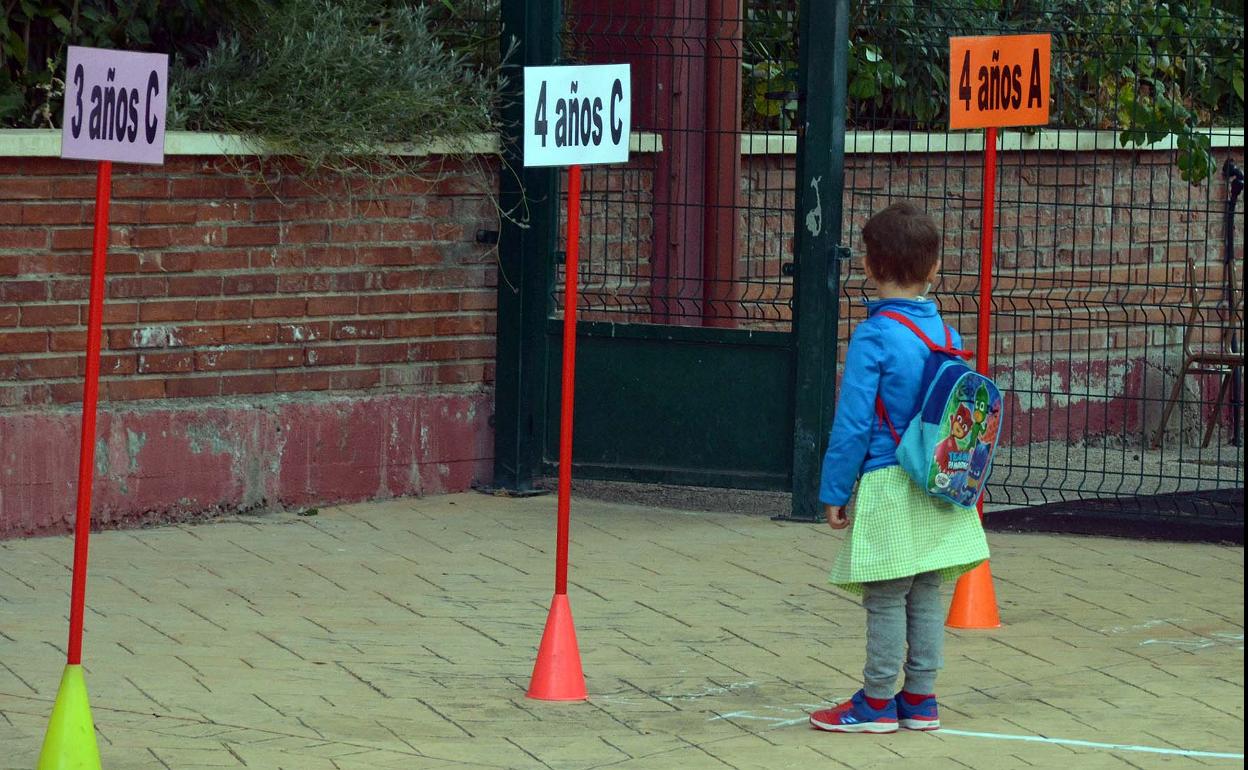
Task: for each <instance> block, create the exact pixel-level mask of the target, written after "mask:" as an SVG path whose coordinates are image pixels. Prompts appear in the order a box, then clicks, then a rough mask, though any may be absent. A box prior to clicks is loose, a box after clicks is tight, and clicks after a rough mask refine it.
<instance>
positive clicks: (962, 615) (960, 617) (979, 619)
mask: <svg viewBox="0 0 1248 770" xmlns="http://www.w3.org/2000/svg"><path fill="white" fill-rule="evenodd" d="M945 625H946V626H949V627H950V628H1000V627H1001V615H1000V614H999V613H998V612H997V592H996V590H995V589H994V588H993V587H992V570H991V569H989V568H988V562H984V563H983V564H981V565H979V566H978V567H976V568H975V569H973V570H971V571H970V572H968V573H966V574H965V575H963V576H962V577H960V578H958V585H957V587H955V588H954V589H953V604H951V605H950V607H949V617H948V618H946V619H945Z"/></svg>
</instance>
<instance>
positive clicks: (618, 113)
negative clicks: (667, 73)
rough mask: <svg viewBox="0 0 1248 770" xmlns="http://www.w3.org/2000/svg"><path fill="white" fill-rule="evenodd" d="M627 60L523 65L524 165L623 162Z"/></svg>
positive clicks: (627, 122)
mask: <svg viewBox="0 0 1248 770" xmlns="http://www.w3.org/2000/svg"><path fill="white" fill-rule="evenodd" d="M631 86H632V84H631V82H630V78H629V69H628V65H627V64H595V65H587V66H578V67H525V68H524V165H526V166H574V165H576V166H583V165H588V164H590V163H624V162H627V161H628V138H629V132H630V131H631V130H632V127H631V118H632V110H631V104H632V90H631Z"/></svg>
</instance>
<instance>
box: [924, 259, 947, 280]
mask: <svg viewBox="0 0 1248 770" xmlns="http://www.w3.org/2000/svg"><path fill="white" fill-rule="evenodd" d="M942 265H944V262H943V261H942V260H939V259H938V260H936V264H934V265H932V271H931V272H930V273H928V274H927V282H928V283H936V277H937V276H939V275H940V268H941V266H942Z"/></svg>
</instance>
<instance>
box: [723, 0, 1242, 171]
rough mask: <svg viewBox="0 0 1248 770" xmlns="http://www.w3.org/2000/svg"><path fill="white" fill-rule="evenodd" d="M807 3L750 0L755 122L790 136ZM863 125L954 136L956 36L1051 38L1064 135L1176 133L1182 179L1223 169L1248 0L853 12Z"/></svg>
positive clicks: (886, 4)
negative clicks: (1219, 154)
mask: <svg viewBox="0 0 1248 770" xmlns="http://www.w3.org/2000/svg"><path fill="white" fill-rule="evenodd" d="M797 9H798V3H797V2H796V0H746V31H745V40H746V46H745V49H746V54H745V56H746V61H745V67H746V79H745V80H746V82H745V86H744V88H745V94H744V97H745V98H744V99H743V103H744V105H745V115H744V116H743V119H744V123H745V126H746V127H747V128H750V129H753V130H760V131H762V130H787V129H788V128H789V127H790V125H791V123H792V121H793V119H794V117H795V115H796V109H797V102H796V95H795V94H794V92H795V91H796V90H797V63H796V58H797V41H796V40H795V37H794V31H795V30H796V29H797V24H796V15H797ZM851 9H852V10H851V13H852V14H853V16H852V19H851V30H852V31H851V40H850V50H849V83H848V91H849V105H848V106H849V122H850V125H851V126H852V127H853V128H858V129H875V130H917V131H943V130H945V127H946V123H947V116H948V112H947V110H948V105H947V99H948V96H947V95H948V93H949V75H948V67H949V37H950V36H955V35H990V34H1010V33H1019V34H1022V33H1036V32H1049V33H1051V34H1052V35H1053V77H1052V82H1053V84H1054V94H1053V114H1052V117H1051V120H1050V125H1052V126H1055V127H1061V128H1080V129H1111V130H1115V131H1117V132H1118V133H1119V140H1120V142H1121V144H1122V145H1124V146H1134V145H1141V144H1147V143H1151V142H1154V141H1156V140H1158V139H1160V138H1162V137H1165V136H1166V135H1168V134H1174V135H1176V136H1177V144H1178V149H1179V154H1178V161H1177V162H1178V165H1179V170H1180V172H1181V174H1182V176H1183V178H1184V179H1187V180H1189V181H1191V182H1199V181H1201V180H1203V179H1205V178H1207V177H1208V176H1209V175H1210V174H1211V173H1212V172H1213V170H1214V168H1213V166H1214V161H1213V157H1212V155H1211V153H1210V152H1209V136H1208V134H1207V133H1206V132H1201V131H1198V130H1196V129H1198V128H1202V127H1203V128H1208V127H1210V126H1227V125H1233V126H1241V127H1242V126H1243V125H1244V41H1243V38H1244V3H1243V1H1242V0H1186V2H1166V1H1164V0H1105V1H1104V2H1100V1H1098V0H925V1H924V2H915V0H885V1H883V2H880V1H879V0H876V1H874V2H873V1H871V0H867V1H866V2H856V3H854V4H853V5H852V6H851Z"/></svg>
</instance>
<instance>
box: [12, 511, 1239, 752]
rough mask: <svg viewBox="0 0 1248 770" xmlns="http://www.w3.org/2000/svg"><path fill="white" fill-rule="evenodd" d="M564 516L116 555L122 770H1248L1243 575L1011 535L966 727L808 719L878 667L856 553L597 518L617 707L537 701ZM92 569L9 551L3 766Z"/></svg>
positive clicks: (352, 520) (585, 578) (95, 647)
mask: <svg viewBox="0 0 1248 770" xmlns="http://www.w3.org/2000/svg"><path fill="white" fill-rule="evenodd" d="M553 509H554V500H553V499H552V498H535V499H528V500H505V499H499V498H490V497H484V496H479V495H458V496H449V497H440V498H431V499H425V500H404V501H394V502H386V503H377V504H366V505H356V506H350V507H346V508H340V509H327V510H322V511H321V512H320V514H319V515H318V516H315V517H296V516H291V515H280V516H279V515H273V516H263V517H255V518H232V519H224V520H220V521H218V522H216V523H212V524H206V525H201V526H194V527H167V528H161V529H150V530H142V531H127V532H109V533H104V534H100V535H96V536H94V537H93V539H92V551H91V577H90V582H89V586H88V600H89V605H90V607H89V611H88V613H87V636H86V645H85V659H86V662H87V669H88V672H87V683H88V685H89V687H90V689H91V696H92V707H93V713H94V716H95V720H96V723H97V727H98V729H99V733H100V751H101V755H102V758H103V763H104V767H105V768H106V769H107V770H123V769H125V770H129V769H131V768H135V769H137V768H157V769H160V768H174V769H176V770H183V769H184V768H185V769H187V770H189V769H190V768H209V767H214V768H221V767H226V768H236V767H248V768H285V769H286V770H321V769H322V768H326V769H330V768H334V769H337V768H341V769H342V770H356V769H363V768H443V767H447V768H449V767H463V768H476V767H496V768H597V767H611V768H630V769H631V768H703V767H705V768H722V767H735V768H783V767H801V768H823V767H828V768H844V767H851V768H866V767H913V768H967V767H969V768H976V769H977V770H998V769H999V768H1013V767H1042V768H1062V770H1083V769H1084V768H1129V767H1140V768H1152V767H1163V766H1164V767H1202V766H1211V767H1237V766H1242V765H1243V759H1242V752H1243V737H1242V726H1243V713H1244V690H1243V685H1244V652H1243V649H1244V647H1243V610H1244V592H1243V588H1244V585H1243V567H1244V560H1243V549H1242V548H1232V547H1220V546H1209V545H1168V544H1159V543H1140V542H1131V541H1115V540H1102V539H1088V538H1082V539H1081V538H1071V537H1051V536H1040V535H993V536H991V538H990V540H991V543H992V547H993V553H994V559H993V571H994V574H995V575H996V577H997V591H998V598H999V599H1000V601H1001V606H1002V616H1003V619H1004V620H1005V622H1006V624H1007V625H1006V626H1005V627H1004V628H1002V629H1000V630H996V631H977V632H956V633H952V632H951V634H950V638H949V641H948V647H947V659H948V660H947V663H948V667H947V669H946V671H945V673H944V675H943V677H942V680H941V687H940V694H941V697H942V707H943V718H944V722H945V725H946V727H947V728H949V729H948V730H946V731H942V732H939V733H934V734H918V733H904V734H898V735H894V736H885V737H868V736H838V735H828V734H822V733H817V732H814V731H811V730H809V729H808V728H807V727H806V726H805V711H806V710H807V709H809V708H811V707H813V706H815V705H817V704H825V703H828V702H830V701H832V700H834V699H837V698H841V697H843V696H846V695H848V694H849V693H851V692H852V691H853V690H854V689H855V688H856V686H857V685H856V682H857V673H858V671H859V670H860V668H861V665H862V645H863V641H862V629H863V614H862V611H861V610H860V609H859V607H858V606H857V604H856V603H855V602H854V601H853V600H851V599H850V598H847V597H846V596H844V595H842V594H839V593H838V592H837V591H835V590H833V589H831V588H830V587H829V586H827V585H826V584H825V582H824V575H825V573H826V570H827V568H828V566H829V564H830V561H831V558H832V555H833V553H834V552H835V548H836V545H837V542H838V539H839V537H840V535H839V534H837V533H834V532H832V531H831V530H829V529H828V528H826V527H818V526H811V525H795V524H779V523H775V522H772V521H769V520H768V519H766V518H763V517H750V516H740V515H728V514H710V513H707V514H686V513H678V512H673V511H665V510H659V509H654V508H640V507H629V506H622V505H611V504H606V503H598V502H589V501H580V500H578V501H575V502H574V508H573V550H572V558H573V565H572V573H571V575H572V578H571V579H572V586H571V588H570V591H569V594H570V596H571V601H572V608H573V612H574V614H575V617H576V625H577V630H578V633H579V637H580V643H581V651H582V659H583V662H584V669H585V672H586V675H587V680H588V685H589V690H590V695H591V697H590V700H589V702H588V703H577V704H552V703H544V702H535V701H532V700H528V699H526V698H525V696H524V690H525V688H526V686H527V683H528V678H529V674H530V671H531V669H532V665H533V660H534V656H535V649H536V645H537V643H538V640H539V638H540V635H541V630H542V626H543V623H544V622H545V617H546V611H547V608H548V606H549V602H550V594H551V586H552V577H551V576H552V565H551V559H552V554H553V543H554V534H553V530H552V527H553V514H552V511H553ZM70 547H71V546H70V541H69V539H68V538H45V539H37V540H25V541H8V542H3V543H0V768H23V769H29V768H33V767H34V766H35V761H36V757H37V754H38V751H39V744H40V741H41V739H42V734H43V729H44V727H45V725H46V723H47V715H48V712H49V709H50V703H51V698H52V697H53V695H54V693H55V689H56V685H57V682H58V679H59V674H60V670H61V667H62V665H63V662H64V657H63V656H64V653H63V649H64V635H65V626H66V613H67V611H66V603H67V592H68V587H69V573H68V570H67V568H66V564H67V563H68V561H69V558H70ZM955 731H959V732H955ZM965 733H979V734H981V735H968V734H965ZM1038 736H1045V737H1047V738H1050V739H1058V740H1069V741H1076V742H1077V741H1087V742H1092V743H1094V744H1116V745H1121V746H1120V747H1117V748H1115V747H1114V746H1102V745H1083V744H1078V743H1052V742H1044V741H1041V740H1036V738H1037V737H1038ZM1020 737H1021V738H1028V740H1017V739H1016V738H1020ZM1149 748H1151V749H1162V750H1165V751H1167V752H1193V751H1196V752H1200V751H1203V752H1221V753H1229V754H1232V755H1240V757H1241V758H1236V757H1235V756H1232V757H1230V758H1224V757H1216V756H1202V755H1193V754H1190V753H1188V754H1185V753H1155V752H1149V751H1143V750H1141V749H1149Z"/></svg>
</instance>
